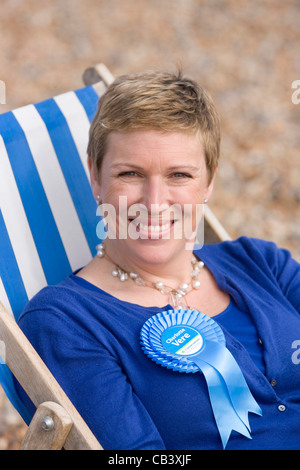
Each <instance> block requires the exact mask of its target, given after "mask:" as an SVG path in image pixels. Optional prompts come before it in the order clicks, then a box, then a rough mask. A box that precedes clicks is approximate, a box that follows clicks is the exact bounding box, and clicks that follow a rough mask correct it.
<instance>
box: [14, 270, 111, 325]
mask: <svg viewBox="0 0 300 470" xmlns="http://www.w3.org/2000/svg"><path fill="white" fill-rule="evenodd" d="M91 293H92V296H91V295H88V294H91ZM95 296H96V297H97V304H98V308H101V304H102V303H103V306H104V307H105V306H106V303H107V300H108V299H106V297H107V296H106V295H105V292H103V291H101V289H97V288H96V287H95V286H93V285H92V284H90V283H88V282H85V281H84V280H83V279H81V278H79V277H77V276H76V275H75V274H72V275H71V276H69V277H67V278H66V279H64V280H63V281H61V282H60V283H58V284H55V285H47V286H45V287H44V288H42V289H41V290H40V291H39V292H37V293H36V294H35V295H34V296H33V297H32V298H31V299H30V300H29V302H28V303H27V305H26V307H25V308H24V310H23V312H22V313H21V315H20V318H19V323H20V322H22V321H24V319H25V318H27V317H28V316H30V317H35V316H36V317H39V318H43V321H46V319H47V317H48V318H51V317H52V318H55V317H59V318H60V319H61V320H62V319H64V318H67V319H68V320H71V319H73V320H76V318H77V317H80V316H81V315H82V314H84V311H86V310H87V309H90V306H89V305H87V304H88V303H91V302H92V301H93V299H94V298H95ZM50 321H51V320H50Z"/></svg>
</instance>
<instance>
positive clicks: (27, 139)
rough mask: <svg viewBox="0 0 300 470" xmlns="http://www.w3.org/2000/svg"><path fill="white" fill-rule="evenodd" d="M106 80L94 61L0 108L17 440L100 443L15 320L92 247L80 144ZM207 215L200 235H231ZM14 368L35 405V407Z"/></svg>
mask: <svg viewBox="0 0 300 470" xmlns="http://www.w3.org/2000/svg"><path fill="white" fill-rule="evenodd" d="M112 80H113V76H112V74H111V73H110V71H109V70H108V69H107V68H106V67H105V66H104V65H103V64H98V65H96V66H94V67H91V68H89V69H87V70H86V72H85V73H84V75H83V81H84V84H85V86H84V87H83V88H81V89H79V90H76V91H71V92H67V93H64V94H61V95H59V96H56V97H54V98H51V99H47V100H45V101H43V102H40V103H37V104H35V105H28V106H24V107H22V108H18V109H16V110H14V111H11V112H8V113H4V114H2V115H0V301H1V302H0V355H1V356H2V360H1V364H0V383H1V385H2V387H3V389H4V391H5V393H6V395H7V396H8V398H9V400H10V401H11V403H12V404H13V406H14V407H15V408H16V409H17V411H18V412H19V413H20V415H21V416H22V418H23V419H24V421H25V422H26V423H27V424H28V426H29V427H28V430H27V433H26V435H25V437H24V440H23V442H22V444H21V447H20V448H21V449H61V448H64V449H95V450H96V449H102V447H101V444H100V443H99V442H98V441H97V439H96V438H95V436H94V435H93V434H92V432H91V431H90V429H89V428H88V427H87V425H86V423H85V422H84V421H83V419H82V418H81V416H80V415H79V413H78V412H77V411H76V409H75V408H74V406H73V405H72V403H71V402H70V400H69V399H68V397H67V396H66V395H65V393H64V392H63V390H62V389H61V387H60V386H59V384H58V383H57V382H56V380H55V379H54V377H53V376H52V374H51V373H50V372H49V370H48V369H47V367H46V365H45V364H44V363H43V361H42V360H41V358H40V357H39V356H38V354H37V353H36V351H35V350H34V349H33V347H32V346H31V344H30V343H29V342H28V340H27V339H26V337H25V336H24V334H23V333H22V332H21V330H20V329H19V327H18V326H17V323H16V320H17V319H18V318H19V315H20V313H21V312H22V310H23V308H24V307H25V305H26V303H27V302H28V300H30V299H31V298H32V297H33V296H34V295H35V294H36V293H37V292H38V291H39V290H40V289H41V288H42V287H44V286H46V285H51V284H56V283H58V282H60V281H61V280H63V279H64V278H65V277H67V276H68V275H69V274H70V273H71V272H73V271H74V270H76V269H78V268H80V267H82V266H84V265H85V264H86V263H88V262H89V261H90V260H91V258H92V257H93V256H94V255H95V246H96V245H97V243H99V239H98V238H97V235H96V229H95V228H96V224H97V223H99V217H98V216H97V214H96V203H95V201H94V198H93V195H92V191H91V189H90V185H89V179H88V169H87V155H86V149H87V141H88V130H89V126H90V122H91V120H92V118H93V116H94V113H95V111H96V107H97V103H98V98H99V95H101V93H103V91H104V90H105V88H106V86H107V85H108V84H109V83H110V82H111V81H112ZM207 209H208V208H207ZM205 217H206V222H207V223H206V224H205V230H206V232H205V240H206V242H213V243H214V242H217V241H221V240H224V239H229V236H228V234H227V232H226V231H225V230H224V228H223V227H222V225H221V224H220V223H219V222H218V220H217V219H216V217H215V216H214V215H213V213H212V212H211V211H210V210H207V211H206V215H205ZM1 346H2V348H1ZM12 375H14V376H15V378H16V380H17V381H18V382H19V383H20V384H21V385H22V387H23V389H24V390H25V392H26V393H27V395H28V396H29V397H30V399H31V400H32V402H33V403H34V405H35V406H36V408H37V410H36V413H35V414H34V416H33V417H32V416H31V415H30V413H29V412H28V410H27V409H26V407H25V406H24V405H23V403H22V402H21V401H20V399H19V397H18V395H17V394H16V392H15V388H14V382H13V378H12Z"/></svg>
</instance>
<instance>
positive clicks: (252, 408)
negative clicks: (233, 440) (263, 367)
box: [140, 309, 262, 449]
mask: <svg viewBox="0 0 300 470" xmlns="http://www.w3.org/2000/svg"><path fill="white" fill-rule="evenodd" d="M140 339H141V346H142V349H143V351H144V352H145V354H146V355H147V356H148V357H149V358H150V359H152V360H153V361H154V362H156V363H157V364H159V365H161V366H162V367H166V368H167V369H173V370H174V371H179V372H186V373H195V372H199V371H201V372H202V373H203V375H204V377H205V380H206V383H207V387H208V393H209V398H210V402H211V406H212V410H213V414H214V418H215V421H216V425H217V428H218V431H219V434H220V437H221V441H222V445H223V448H224V449H225V447H226V445H227V442H228V439H229V437H230V434H231V431H233V430H235V431H237V432H238V433H240V434H242V435H243V436H245V437H247V438H249V439H251V435H250V431H251V430H250V426H249V419H248V413H249V412H252V413H255V414H257V415H260V416H261V415H262V411H261V409H260V407H259V406H258V404H257V402H256V401H255V399H254V398H253V396H252V394H251V392H250V390H249V387H248V385H247V383H246V380H245V378H244V376H243V374H242V371H241V370H240V368H239V366H238V364H237V362H236V361H235V359H234V357H233V356H232V354H231V353H230V351H229V350H228V349H227V348H226V342H225V337H224V333H223V331H222V329H221V328H220V326H219V325H218V324H217V323H216V322H215V321H214V320H213V319H212V318H210V317H208V316H207V315H204V314H203V313H201V312H198V311H196V310H184V309H179V310H168V311H165V312H161V313H158V314H156V315H154V316H152V317H151V318H149V320H147V321H146V323H145V324H144V326H143V327H142V330H141V335H140Z"/></svg>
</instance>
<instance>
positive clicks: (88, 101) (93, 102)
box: [75, 85, 99, 122]
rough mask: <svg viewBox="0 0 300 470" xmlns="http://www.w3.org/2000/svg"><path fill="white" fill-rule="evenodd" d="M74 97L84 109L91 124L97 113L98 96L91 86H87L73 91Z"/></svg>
mask: <svg viewBox="0 0 300 470" xmlns="http://www.w3.org/2000/svg"><path fill="white" fill-rule="evenodd" d="M75 94H76V96H77V97H78V99H79V101H80V102H81V104H82V106H83V107H84V109H85V112H86V114H87V117H88V119H89V121H90V122H92V120H93V117H94V116H95V113H96V111H97V107H98V100H99V96H98V94H97V93H96V91H95V89H94V87H93V86H91V85H90V86H87V87H85V88H81V89H80V90H76V91H75Z"/></svg>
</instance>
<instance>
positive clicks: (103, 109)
mask: <svg viewBox="0 0 300 470" xmlns="http://www.w3.org/2000/svg"><path fill="white" fill-rule="evenodd" d="M136 130H160V131H163V132H187V133H191V134H192V133H194V134H195V135H196V134H197V133H199V132H200V135H201V137H202V141H203V145H204V152H205V159H206V166H207V170H208V176H209V180H211V178H212V176H213V174H214V170H215V169H216V167H217V165H218V160H219V153H220V122H219V116H218V113H217V111H216V109H215V106H214V103H213V101H212V99H211V97H210V96H209V94H208V93H207V92H206V91H205V90H204V89H203V88H201V87H200V86H199V85H198V84H197V83H196V82H195V81H193V80H191V79H189V78H184V77H183V76H182V73H181V72H180V71H178V72H177V73H169V72H151V71H150V72H143V73H137V74H131V75H123V76H121V77H119V78H117V79H116V80H115V81H114V82H113V83H112V84H111V85H110V86H109V87H108V88H107V90H106V92H105V93H104V94H103V95H102V96H101V98H100V100H99V105H98V109H97V112H96V114H95V117H94V119H93V122H92V124H91V128H90V136H89V144H88V156H89V157H90V158H91V160H92V164H93V165H94V168H95V170H96V171H98V172H99V173H100V171H101V166H102V161H103V158H104V155H105V152H106V150H107V137H108V135H109V134H110V133H111V132H113V131H121V132H130V131H136Z"/></svg>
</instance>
